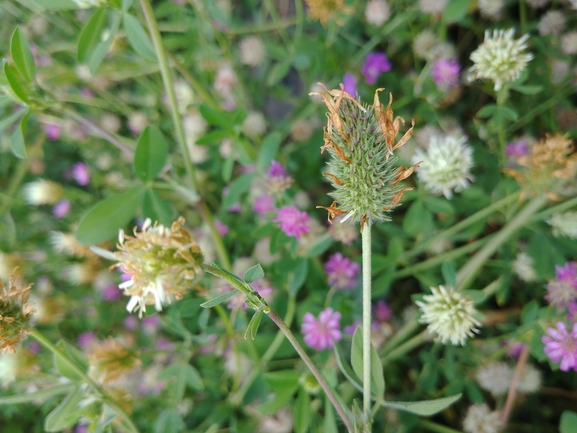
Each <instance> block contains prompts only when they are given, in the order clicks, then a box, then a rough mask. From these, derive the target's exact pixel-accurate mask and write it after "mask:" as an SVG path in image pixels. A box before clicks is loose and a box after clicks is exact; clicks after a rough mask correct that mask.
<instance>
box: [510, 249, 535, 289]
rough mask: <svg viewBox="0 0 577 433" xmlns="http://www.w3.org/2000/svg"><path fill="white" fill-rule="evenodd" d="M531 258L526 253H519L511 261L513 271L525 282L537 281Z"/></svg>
mask: <svg viewBox="0 0 577 433" xmlns="http://www.w3.org/2000/svg"><path fill="white" fill-rule="evenodd" d="M533 265H534V263H533V258H532V257H531V256H529V255H528V254H527V253H519V254H517V257H516V258H515V260H514V261H513V272H515V274H517V276H518V277H519V278H520V279H521V280H522V281H525V282H528V283H530V282H532V281H537V279H538V278H537V274H536V273H535V268H534V266H533Z"/></svg>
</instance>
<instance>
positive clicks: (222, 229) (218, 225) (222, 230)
mask: <svg viewBox="0 0 577 433" xmlns="http://www.w3.org/2000/svg"><path fill="white" fill-rule="evenodd" d="M214 228H215V229H216V231H217V232H218V233H219V234H220V235H221V236H224V235H226V234H227V233H228V230H229V228H228V226H227V225H226V224H223V223H222V222H221V221H219V220H214Z"/></svg>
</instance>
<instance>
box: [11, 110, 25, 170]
mask: <svg viewBox="0 0 577 433" xmlns="http://www.w3.org/2000/svg"><path fill="white" fill-rule="evenodd" d="M29 116H30V112H27V113H26V114H25V115H24V117H23V118H22V120H21V121H20V125H18V127H17V128H16V129H14V132H13V133H12V135H11V136H10V149H11V150H12V153H13V154H14V156H16V157H17V158H20V159H27V158H28V153H27V152H26V146H25V144H24V130H25V129H26V123H28V117H29Z"/></svg>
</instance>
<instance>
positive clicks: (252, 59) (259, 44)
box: [238, 36, 266, 66]
mask: <svg viewBox="0 0 577 433" xmlns="http://www.w3.org/2000/svg"><path fill="white" fill-rule="evenodd" d="M238 48H239V50H240V61H241V62H242V63H243V64H244V65H248V66H258V65H260V64H261V63H262V62H263V60H264V59H265V57H266V49H265V47H264V43H263V41H262V39H261V38H259V37H257V36H248V37H246V38H244V39H243V40H242V41H240V44H239V45H238Z"/></svg>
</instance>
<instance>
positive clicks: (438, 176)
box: [411, 135, 474, 199]
mask: <svg viewBox="0 0 577 433" xmlns="http://www.w3.org/2000/svg"><path fill="white" fill-rule="evenodd" d="M418 161H422V162H421V165H420V166H419V167H418V168H417V170H416V171H417V176H418V177H419V179H420V180H421V181H422V182H423V183H424V184H425V187H426V188H427V189H428V190H430V191H432V192H433V193H434V194H443V195H444V196H445V197H446V198H448V199H451V198H452V197H453V191H454V192H459V191H461V190H462V189H464V188H467V187H468V186H469V182H470V181H472V180H473V175H471V173H470V171H469V170H470V169H471V167H473V163H474V162H473V149H472V148H471V146H469V145H468V144H467V138H466V137H456V136H454V135H448V136H442V135H433V136H432V137H431V140H430V141H429V147H428V148H427V150H422V149H417V150H416V151H415V154H414V155H413V158H412V159H411V163H413V164H414V163H416V162H418Z"/></svg>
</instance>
